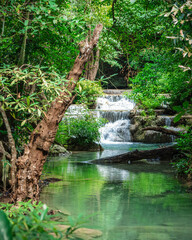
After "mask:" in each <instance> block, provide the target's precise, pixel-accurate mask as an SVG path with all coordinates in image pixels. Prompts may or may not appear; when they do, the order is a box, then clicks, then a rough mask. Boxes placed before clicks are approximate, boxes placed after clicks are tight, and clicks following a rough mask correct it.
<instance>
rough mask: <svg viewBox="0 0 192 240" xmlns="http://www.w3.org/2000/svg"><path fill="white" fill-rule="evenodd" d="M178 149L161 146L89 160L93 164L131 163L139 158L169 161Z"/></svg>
mask: <svg viewBox="0 0 192 240" xmlns="http://www.w3.org/2000/svg"><path fill="white" fill-rule="evenodd" d="M178 153H179V150H178V149H176V147H175V146H168V147H162V148H156V149H152V150H141V151H139V150H135V151H132V152H127V153H123V154H120V155H116V156H112V157H106V158H100V159H96V160H91V161H89V162H90V163H95V164H105V163H132V162H134V161H137V160H141V159H159V160H160V161H170V159H171V158H173V156H174V155H176V154H178Z"/></svg>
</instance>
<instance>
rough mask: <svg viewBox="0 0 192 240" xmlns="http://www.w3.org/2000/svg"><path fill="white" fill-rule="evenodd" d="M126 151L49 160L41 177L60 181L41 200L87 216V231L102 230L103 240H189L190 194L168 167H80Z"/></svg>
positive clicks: (72, 212)
mask: <svg viewBox="0 0 192 240" xmlns="http://www.w3.org/2000/svg"><path fill="white" fill-rule="evenodd" d="M128 147H130V146H124V147H122V149H120V148H119V147H118V149H117V148H115V147H114V149H108V150H107V149H106V150H105V152H103V156H101V154H100V153H97V152H96V153H95V152H94V153H91V152H76V153H74V154H72V155H71V156H69V157H68V158H62V157H54V158H50V159H49V161H48V162H47V164H46V166H45V169H44V174H45V175H47V176H52V177H58V178H60V179H62V181H60V182H57V183H51V184H50V185H49V186H48V187H45V188H44V189H43V192H42V194H41V201H43V202H45V203H47V205H48V206H49V207H51V208H56V209H60V210H63V211H65V212H66V211H67V212H69V213H70V214H71V215H73V216H78V215H79V214H81V213H82V214H84V215H86V216H88V215H90V216H91V217H90V219H89V222H88V223H86V224H85V226H86V227H90V228H96V229H99V230H101V231H103V236H102V238H100V239H103V240H171V239H172V240H190V239H192V227H191V219H192V194H188V193H186V192H185V191H184V189H183V188H182V187H181V185H180V184H179V183H178V181H177V180H176V179H175V178H174V176H173V172H172V168H171V166H170V165H169V164H166V163H164V164H152V165H146V164H139V165H137V164H133V165H122V164H121V165H117V164H115V165H93V164H89V163H86V162H84V161H87V160H91V159H96V158H98V157H99V156H100V157H105V156H107V155H112V154H115V153H123V152H125V150H126V148H128ZM141 147H142V146H141ZM145 147H147V146H146V145H143V148H145ZM132 148H134V146H132ZM121 150H122V151H121ZM115 151H116V152H115ZM82 161H83V162H82Z"/></svg>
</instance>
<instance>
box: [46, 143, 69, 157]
mask: <svg viewBox="0 0 192 240" xmlns="http://www.w3.org/2000/svg"><path fill="white" fill-rule="evenodd" d="M66 154H69V152H68V151H67V149H66V148H64V147H63V146H61V145H58V144H53V145H52V146H51V147H50V150H49V155H51V156H58V155H66Z"/></svg>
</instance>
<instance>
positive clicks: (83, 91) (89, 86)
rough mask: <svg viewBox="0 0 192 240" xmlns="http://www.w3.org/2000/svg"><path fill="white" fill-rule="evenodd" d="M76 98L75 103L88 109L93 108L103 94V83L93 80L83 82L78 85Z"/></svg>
mask: <svg viewBox="0 0 192 240" xmlns="http://www.w3.org/2000/svg"><path fill="white" fill-rule="evenodd" d="M75 92H76V94H77V95H76V98H75V101H74V103H78V104H85V105H87V106H88V107H93V106H94V104H95V102H96V99H97V97H98V96H101V95H102V94H103V90H102V87H101V82H99V81H97V82H96V81H91V80H84V79H83V80H81V81H79V82H78V83H77V86H76V89H75Z"/></svg>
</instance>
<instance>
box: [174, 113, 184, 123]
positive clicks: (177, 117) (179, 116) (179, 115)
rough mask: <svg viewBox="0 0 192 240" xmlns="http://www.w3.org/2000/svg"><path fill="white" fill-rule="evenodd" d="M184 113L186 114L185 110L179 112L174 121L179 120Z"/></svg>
mask: <svg viewBox="0 0 192 240" xmlns="http://www.w3.org/2000/svg"><path fill="white" fill-rule="evenodd" d="M183 114H184V113H183V112H180V113H179V114H177V115H176V117H175V118H174V119H173V122H174V123H176V122H178V121H179V120H180V119H181V117H182V116H183Z"/></svg>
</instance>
